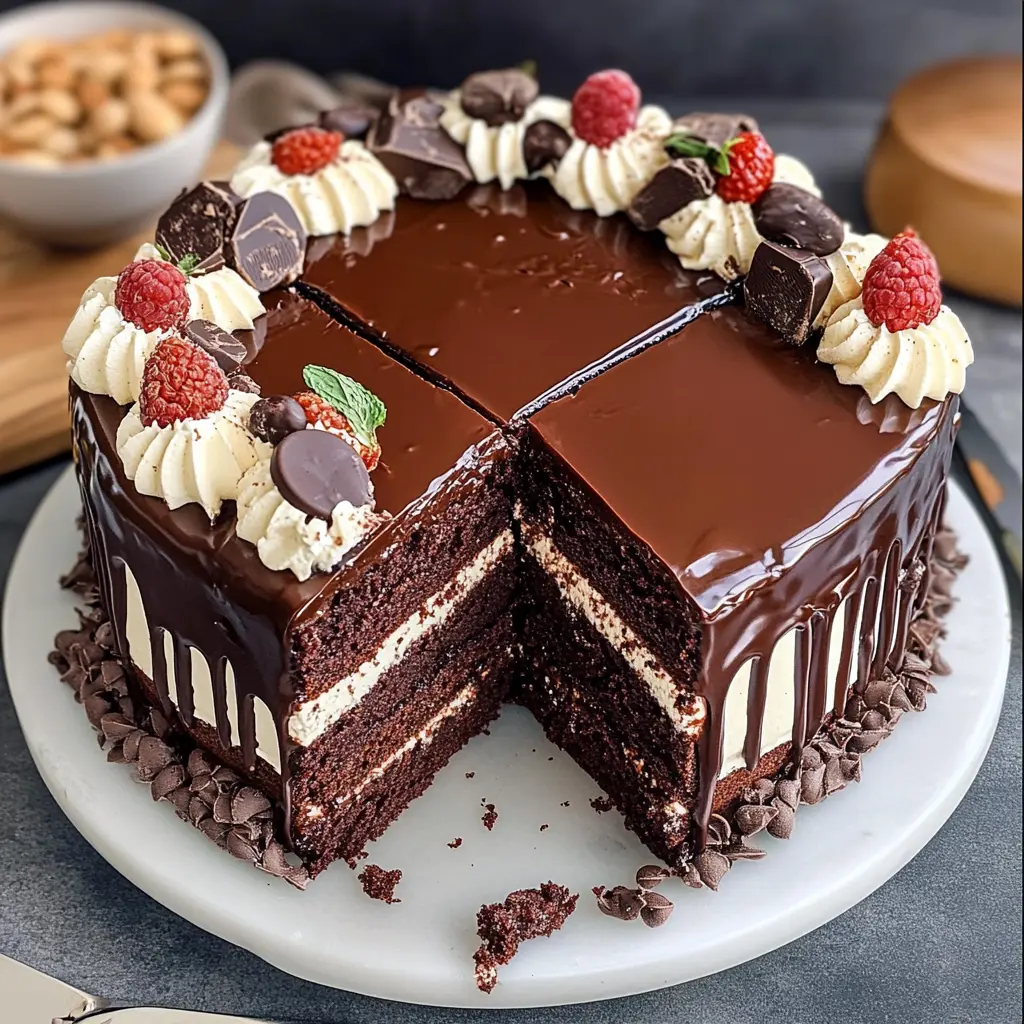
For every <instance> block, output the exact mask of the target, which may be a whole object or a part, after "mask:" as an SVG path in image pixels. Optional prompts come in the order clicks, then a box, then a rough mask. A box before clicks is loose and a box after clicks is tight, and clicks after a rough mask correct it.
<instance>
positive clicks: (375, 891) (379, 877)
mask: <svg viewBox="0 0 1024 1024" xmlns="http://www.w3.org/2000/svg"><path fill="white" fill-rule="evenodd" d="M358 877H359V881H360V882H361V883H362V886H363V892H365V893H366V895H367V896H369V897H370V899H371V900H381V901H382V902H383V903H401V902H402V901H401V900H400V899H398V898H397V897H396V896H395V889H396V888H397V886H398V883H399V882H400V881H401V880H402V872H401V871H399V870H398V869H397V868H396V869H395V870H394V871H385V870H384V868H382V867H379V866H378V865H376V864H367V865H366V867H365V868H363V871H362V874H360V875H359V876H358Z"/></svg>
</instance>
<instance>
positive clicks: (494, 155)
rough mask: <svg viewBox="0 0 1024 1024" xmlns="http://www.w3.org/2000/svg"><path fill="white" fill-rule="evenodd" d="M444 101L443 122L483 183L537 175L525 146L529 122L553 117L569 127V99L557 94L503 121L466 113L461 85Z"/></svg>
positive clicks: (509, 184)
mask: <svg viewBox="0 0 1024 1024" xmlns="http://www.w3.org/2000/svg"><path fill="white" fill-rule="evenodd" d="M442 105H443V107H444V110H443V112H442V114H441V117H440V122H441V126H442V127H443V128H444V130H445V131H446V132H447V133H448V134H449V135H450V136H451V137H452V138H453V139H454V140H455V141H456V142H458V143H459V144H460V145H462V146H464V147H465V149H466V162H467V163H468V164H469V167H470V170H471V171H472V172H473V178H474V180H475V181H477V182H478V183H479V184H481V185H486V184H487V183H488V182H491V181H495V180H497V182H498V183H499V184H500V185H501V187H502V188H503V189H509V188H511V187H512V186H513V185H514V184H515V183H516V182H517V181H522V180H524V179H526V178H530V177H533V176H534V172H531V170H530V169H529V167H528V166H527V159H526V153H525V149H524V142H525V140H526V135H527V130H528V129H529V127H530V125H532V124H534V123H535V122H537V121H550V122H552V123H553V124H556V125H558V126H559V127H560V128H563V129H567V128H568V126H569V120H570V108H569V103H568V101H567V100H563V99H558V98H557V97H555V96H538V97H537V98H536V99H534V100H532V101H531V102H530V103H529V105H528V106H527V107H526V108H525V109H524V110H523V111H522V113H521V115H520V116H519V117H517V118H515V119H514V120H506V121H502V123H500V124H491V123H489V121H488V120H487V119H485V118H484V117H474V116H472V115H471V114H469V113H467V111H466V109H465V106H464V99H463V91H462V90H459V89H456V90H455V91H454V92H452V93H449V95H448V96H446V97H445V99H444V101H443V104H442ZM471 109H472V107H471ZM491 120H494V118H493V117H492V118H491Z"/></svg>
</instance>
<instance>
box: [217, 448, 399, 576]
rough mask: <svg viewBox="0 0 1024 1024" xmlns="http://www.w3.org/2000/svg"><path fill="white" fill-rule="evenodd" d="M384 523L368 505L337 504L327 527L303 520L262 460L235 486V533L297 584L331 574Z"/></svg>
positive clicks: (322, 522) (307, 518)
mask: <svg viewBox="0 0 1024 1024" xmlns="http://www.w3.org/2000/svg"><path fill="white" fill-rule="evenodd" d="M387 518H388V516H387V514H386V513H381V512H376V511H374V508H373V505H372V504H367V505H353V504H352V503H351V502H349V501H342V502H339V503H338V504H337V505H335V507H334V510H333V512H332V513H331V521H330V523H328V522H326V521H325V520H323V519H317V518H315V517H310V516H307V515H306V513H305V512H303V511H302V510H301V509H298V508H296V507H295V506H294V505H292V504H290V503H289V502H288V501H286V500H285V499H284V496H283V495H282V494H281V492H280V491H279V490H278V489H277V487H276V486H275V485H274V481H273V479H272V478H271V475H270V459H269V458H266V459H261V460H260V461H259V462H257V463H256V464H255V465H254V466H252V467H251V468H250V469H249V470H248V471H247V472H246V474H245V475H244V476H243V477H242V480H241V483H240V484H239V487H238V504H237V520H236V522H235V532H236V533H237V534H238V536H239V537H241V538H242V540H244V541H248V542H249V543H250V544H253V545H255V547H256V552H257V554H258V555H259V556H260V561H261V562H262V563H263V564H264V565H265V566H266V567H267V568H268V569H274V570H281V569H287V570H289V571H291V573H292V574H293V575H294V576H295V577H296V579H299V580H306V579H309V577H310V576H311V575H312V574H313V573H314V572H328V571H330V570H331V569H333V568H334V567H335V566H336V565H337V564H338V563H339V562H340V561H341V560H342V559H343V558H344V557H345V554H346V553H347V552H348V551H350V550H351V549H352V548H353V547H354V546H355V545H356V544H358V543H359V542H360V541H361V540H362V539H363V538H364V537H366V536H367V535H368V534H369V533H371V532H372V531H373V530H375V529H376V528H377V527H378V526H379V525H380V524H381V523H382V522H384V521H385V520H386V519H387Z"/></svg>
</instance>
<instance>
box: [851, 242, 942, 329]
mask: <svg viewBox="0 0 1024 1024" xmlns="http://www.w3.org/2000/svg"><path fill="white" fill-rule="evenodd" d="M939 280H940V278H939V265H938V263H937V262H936V260H935V257H934V255H932V251H931V249H929V248H928V246H927V245H925V244H924V242H922V241H921V239H920V238H918V237H917V234H916V232H914V230H913V229H912V228H907V229H906V230H905V231H901V232H900V233H899V234H898V235H896V237H895V238H892V239H890V241H889V242H888V244H887V245H886V246H885V248H884V249H883V250H882V251H881V252H880V253H879V254H878V255H877V256H876V257H875V258H874V259H873V260H872V261H871V263H870V264H868V269H867V273H866V274H865V275H864V285H863V288H862V291H861V301H862V302H863V304H864V312H865V313H866V314H867V318H868V319H869V320H870V321H871V322H872V323H873V324H874V325H875V326H876V327H882V326H885V327H886V328H888V329H889V330H890V331H905V330H912V329H913V328H915V327H920V326H921V325H922V324H930V323H931V322H932V321H933V320H934V319H935V318H936V317H937V316H938V315H939V310H940V309H941V308H942V290H941V288H940V287H939Z"/></svg>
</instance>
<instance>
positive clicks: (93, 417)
mask: <svg viewBox="0 0 1024 1024" xmlns="http://www.w3.org/2000/svg"><path fill="white" fill-rule="evenodd" d="M524 78H525V76H524V73H523V72H521V71H506V72H502V73H500V74H498V73H486V74H484V75H481V76H471V79H470V80H467V82H466V83H464V84H463V86H462V88H461V89H459V90H454V91H453V92H451V93H432V92H431V93H424V92H418V93H399V94H396V95H395V97H394V98H393V99H392V101H391V103H390V104H389V105H388V107H387V109H386V111H384V112H383V113H382V114H380V116H379V119H378V120H376V122H375V123H371V124H370V125H369V128H368V131H367V133H366V141H365V142H363V141H361V139H360V138H356V137H355V136H352V137H348V138H346V137H344V136H343V135H342V133H341V132H340V131H338V130H337V126H338V125H341V124H342V123H343V121H344V118H340V117H332V116H331V115H330V114H329V113H328V114H325V115H324V116H323V117H322V118H321V119H320V121H318V123H317V124H316V125H310V126H304V127H301V128H298V129H293V130H289V131H285V132H281V133H277V134H276V135H275V136H273V137H271V138H270V139H268V140H266V141H264V142H261V143H259V144H258V145H257V146H255V147H254V148H253V150H252V151H251V152H250V153H249V154H248V155H247V156H246V157H245V159H244V160H243V161H242V163H241V164H240V166H239V168H238V170H237V172H236V174H235V175H234V176H233V177H232V179H231V181H230V182H229V183H224V182H221V183H204V184H203V185H200V186H198V187H197V188H196V189H194V190H192V191H191V192H188V193H186V194H184V195H183V196H181V197H180V198H179V199H178V200H177V201H176V202H175V204H174V205H173V206H172V207H171V209H170V210H169V211H168V213H167V214H166V215H165V217H164V218H163V219H162V220H161V227H160V229H159V230H158V233H157V241H158V242H159V243H160V246H161V247H160V248H159V249H156V248H154V247H150V246H147V247H144V248H143V250H142V251H141V252H140V254H139V256H138V258H137V259H136V260H135V261H134V262H133V263H132V264H130V265H129V267H127V268H125V269H124V270H123V271H122V272H121V274H120V275H119V277H118V278H117V279H115V278H101V279H100V280H99V281H97V282H96V283H95V284H94V285H93V286H91V287H90V289H89V290H88V291H87V292H86V293H85V295H84V296H83V300H82V304H81V306H80V309H79V311H78V313H77V314H76V316H75V319H74V321H73V322H72V324H71V326H70V327H69V329H68V333H67V335H66V337H65V340H64V348H65V351H66V353H67V355H68V365H69V372H70V376H71V406H72V421H73V432H74V442H75V455H76V466H77V472H78V477H79V481H80V483H81V489H82V499H83V508H84V521H85V528H86V536H87V541H88V547H89V552H90V559H91V563H92V566H93V568H94V570H95V577H96V584H97V594H96V600H97V601H98V602H99V612H98V614H101V615H102V616H103V621H104V622H105V621H106V620H107V619H109V627H106V626H105V627H104V628H105V629H106V630H107V632H108V633H109V637H108V639H109V646H110V650H111V658H113V659H115V660H116V663H117V664H118V665H121V666H124V669H125V672H126V678H128V679H129V680H130V684H131V688H132V691H131V692H132V699H133V700H134V701H136V702H137V703H138V706H139V707H146V708H149V709H151V710H150V712H147V713H148V714H150V715H151V716H156V717H155V718H154V719H153V721H158V722H160V723H162V725H161V728H160V730H159V731H158V733H157V732H154V736H156V735H159V737H160V742H166V743H168V744H171V746H172V747H173V749H174V750H175V751H176V752H177V753H175V755H174V758H175V759H174V760H173V766H177V767H175V772H174V773H172V774H173V775H174V778H171V777H170V776H168V779H167V781H166V785H165V784H161V792H162V794H163V789H164V788H166V787H168V786H170V784H171V783H172V782H175V780H177V774H180V773H181V772H180V771H179V769H181V768H182V766H184V765H185V764H191V760H189V759H190V758H191V757H192V756H193V754H194V755H195V757H196V758H199V761H197V766H198V767H197V771H199V774H200V775H202V774H203V772H202V767H203V765H205V764H207V761H206V760H203V759H209V760H210V763H214V764H217V765H220V766H222V768H223V770H224V771H225V772H229V773H230V778H231V779H232V780H236V781H232V783H231V785H232V786H233V787H235V789H237V785H236V782H237V780H245V785H246V786H247V787H248V790H249V791H252V792H254V793H257V794H262V797H261V798H262V799H265V800H266V801H267V807H266V808H264V807H263V805H262V804H261V805H260V809H259V813H258V816H257V817H255V818H254V817H253V815H256V813H257V812H256V811H253V812H252V814H250V815H248V817H243V819H242V820H241V822H234V821H233V820H229V821H228V822H223V823H222V822H216V827H213V826H211V830H212V831H213V832H216V833H217V834H216V835H215V836H214V838H217V839H218V841H222V843H223V844H227V843H228V840H227V839H226V838H225V836H226V835H228V831H222V830H220V825H221V824H223V825H224V829H225V830H228V829H229V826H230V828H241V827H242V826H243V825H246V823H247V822H250V821H257V822H259V823H263V822H272V824H273V829H274V835H275V836H277V837H279V838H280V840H281V841H282V842H283V843H284V844H285V845H287V847H288V848H290V850H291V851H292V852H293V853H294V854H295V855H296V856H297V857H298V858H299V859H300V860H301V862H302V865H303V866H304V871H301V872H300V874H296V873H295V872H297V871H300V869H299V868H297V867H295V865H292V867H290V868H287V870H286V867H283V866H282V864H283V863H284V862H283V858H282V856H281V854H280V853H278V852H275V853H273V855H272V856H271V858H270V861H267V855H266V854H265V852H263V851H265V850H269V849H271V847H270V846H267V843H268V842H269V840H268V839H267V837H266V836H263V833H262V831H260V836H261V837H262V838H261V839H260V843H262V844H263V845H262V846H259V844H257V846H259V848H258V849H257V848H256V847H255V846H253V845H252V844H253V843H254V842H255V840H251V841H250V840H246V841H245V842H243V841H242V840H241V839H238V838H235V839H234V840H232V841H231V842H233V843H234V846H235V847H236V849H235V850H234V851H233V852H237V850H239V849H241V850H243V852H244V851H246V850H250V849H254V850H256V852H255V853H253V855H252V856H251V857H250V858H249V859H252V860H254V861H255V862H256V863H258V864H259V865H260V866H262V867H264V868H265V869H267V870H270V869H271V868H270V867H267V863H271V864H272V866H273V867H274V868H275V869H276V870H275V873H277V874H282V875H284V876H286V877H290V880H293V881H295V880H296V879H298V878H300V877H301V879H302V880H303V881H304V879H305V877H306V872H308V874H309V875H311V876H312V875H316V874H317V873H318V872H319V871H321V870H323V869H324V868H325V867H326V866H327V865H328V864H330V863H331V862H332V861H334V860H336V859H339V858H343V859H348V860H350V861H351V860H353V859H354V858H356V857H357V856H358V855H359V853H360V852H361V851H362V850H363V849H364V847H365V846H366V844H367V843H368V842H370V841H371V840H373V839H374V838H376V837H378V836H380V835H381V834H382V833H383V831H384V830H385V829H386V828H387V826H388V825H389V824H390V822H391V821H393V820H394V818H395V817H396V816H397V815H398V814H400V813H401V811H402V810H403V809H404V808H405V807H406V806H407V805H408V803H409V802H410V801H411V800H412V799H414V798H415V797H416V796H417V795H419V794H420V793H422V792H423V791H424V789H425V788H426V787H427V786H428V785H429V784H430V782H431V780H432V779H433V777H434V776H435V774H436V773H437V771H438V770H439V769H440V768H441V767H442V766H443V765H444V764H445V763H446V762H447V761H448V759H449V758H450V757H451V755H452V754H453V753H454V752H455V751H456V750H458V749H459V748H460V747H461V746H462V745H463V744H464V743H465V742H466V741H467V740H468V739H469V738H470V737H472V736H473V735H475V734H477V733H478V732H480V731H482V730H483V729H484V728H485V727H486V725H487V724H488V723H489V722H490V721H491V720H492V719H493V718H494V717H495V716H496V715H497V714H498V713H499V710H500V707H501V705H502V703H503V702H506V701H514V702H518V703H521V704H523V705H525V706H526V707H527V708H529V709H530V710H531V711H532V712H533V714H534V715H535V716H536V717H537V719H538V721H539V722H540V723H541V724H542V726H543V727H544V729H545V730H546V732H547V733H548V735H549V736H550V737H551V739H552V740H554V742H556V743H557V744H559V745H560V746H561V747H562V748H563V749H565V750H566V751H567V752H568V753H569V754H570V755H571V756H572V757H573V758H574V759H575V760H576V761H577V762H578V763H579V764H580V765H581V766H582V767H583V768H584V769H585V770H587V771H588V772H589V773H590V774H591V775H592V776H593V777H594V778H595V780H596V781H597V782H598V783H599V784H600V785H601V786H602V788H603V789H604V790H605V791H606V792H607V793H608V794H609V797H610V798H611V800H612V801H614V803H615V805H616V806H617V807H618V808H619V809H620V810H621V811H622V813H623V815H624V817H625V820H626V823H627V825H628V826H629V827H630V828H632V829H633V830H634V831H636V832H637V834H638V835H639V836H640V838H641V839H642V840H643V841H644V842H645V843H646V844H647V845H648V846H649V847H650V849H651V850H652V851H653V852H654V853H656V854H657V855H658V856H659V857H661V858H662V859H664V860H665V861H666V862H668V863H669V864H670V865H672V866H673V867H675V868H678V869H680V870H684V871H685V870H687V869H688V867H689V866H692V864H693V863H695V862H697V861H699V859H700V858H701V857H704V858H705V859H707V856H709V855H710V853H709V851H710V852H715V851H714V844H715V843H716V842H717V841H718V838H719V837H717V834H716V833H715V827H716V826H715V821H716V820H717V818H716V815H718V814H719V813H720V812H723V811H727V810H732V809H735V807H736V806H737V805H738V802H739V800H740V797H741V795H742V794H744V793H746V792H748V791H750V790H751V787H752V786H755V785H757V784H759V780H760V781H762V782H764V783H765V784H766V785H769V786H771V785H772V784H774V781H775V780H778V779H780V778H783V779H786V778H787V777H788V775H787V773H790V772H791V770H792V768H793V766H796V765H800V764H801V763H802V761H803V759H805V757H807V756H808V755H807V751H808V750H809V749H811V746H810V744H811V741H812V739H813V738H814V737H815V736H816V735H818V734H819V732H820V730H821V729H824V728H828V727H829V726H830V724H831V723H833V722H834V721H837V720H839V719H840V718H841V717H842V715H843V714H844V711H845V709H846V708H847V706H848V701H849V700H850V699H851V697H852V698H857V699H859V695H862V694H864V693H866V692H868V691H869V689H870V687H871V686H872V685H874V684H876V683H877V681H878V680H879V679H882V678H885V677H886V673H890V672H891V671H892V670H893V669H894V668H897V667H899V666H900V665H901V664H902V662H903V660H904V656H905V653H906V651H907V648H908V637H910V635H911V624H912V622H913V621H914V620H915V617H916V616H917V615H918V614H919V613H920V612H921V609H922V608H923V606H924V601H925V595H926V594H927V593H928V588H929V572H930V569H929V566H930V565H931V564H932V553H933V552H932V548H933V544H934V538H935V536H936V531H937V530H938V529H939V526H940V523H941V517H942V507H943V496H944V493H945V483H946V475H947V472H948V466H949V459H950V454H951V450H952V443H953V438H954V435H955V431H956V425H957V416H958V413H957V408H958V406H957V402H958V398H957V394H958V393H959V391H960V390H961V389H962V386H963V375H964V370H965V368H966V365H967V364H968V363H969V362H970V361H971V359H972V354H971V349H970V343H969V341H968V340H967V338H966V334H965V333H964V332H963V329H962V327H961V326H960V324H959V321H957V319H956V317H955V316H954V314H953V313H952V312H951V311H949V310H948V309H947V308H946V307H944V306H941V299H940V298H939V292H938V277H937V270H936V268H934V261H933V260H931V257H930V254H929V253H928V252H927V250H926V249H925V248H924V246H923V244H922V243H921V242H920V241H919V240H918V239H916V238H915V237H914V236H913V235H912V233H908V234H904V235H901V236H898V237H897V239H894V240H892V241H891V242H888V243H887V242H886V240H885V239H880V238H877V236H859V235H855V234H853V233H850V232H846V231H845V230H844V229H842V225H841V222H840V221H839V220H838V218H836V216H835V214H834V213H833V212H832V211H831V210H829V209H828V208H827V207H826V206H825V205H824V203H823V202H822V201H821V200H820V199H819V198H818V196H817V190H816V187H815V186H814V182H813V179H812V178H811V176H810V173H809V172H808V171H807V169H806V168H804V167H803V165H801V164H800V163H799V162H798V161H796V160H794V159H793V158H791V157H784V156H782V155H775V154H773V153H772V151H771V149H770V147H769V144H768V142H767V141H766V140H765V139H764V138H763V137H762V136H761V135H759V134H758V132H757V126H756V124H755V123H754V122H753V121H752V119H749V118H746V117H744V116H743V115H712V114H695V115H689V116H688V117H685V118H680V119H677V120H675V121H674V120H673V119H672V118H671V117H670V116H669V115H668V114H667V113H666V112H664V111H662V110H661V109H660V108H657V107H650V106H646V107H640V104H639V91H638V90H636V89H635V86H633V85H632V83H631V82H630V80H629V79H628V76H625V75H624V73H622V72H602V73H600V74H598V75H596V76H593V77H592V79H589V80H588V81H587V82H586V83H584V85H583V86H581V89H580V91H579V92H578V93H577V95H576V97H574V99H573V101H572V103H571V104H570V103H569V102H567V101H564V100H558V99H556V98H553V97H545V96H540V95H538V90H537V87H536V83H535V82H532V80H524ZM630 89H632V90H633V92H629V90H630ZM609 90H610V91H611V92H612V93H616V94H617V95H620V98H621V95H623V94H627V95H634V93H635V95H634V98H635V101H636V102H635V103H634V104H633V108H632V110H630V108H629V105H628V104H627V105H626V106H625V107H624V106H622V104H621V103H612V104H610V105H609V104H607V103H606V94H609ZM623 90H626V92H625V93H623ZM627 115H628V116H627ZM359 134H360V135H362V134H363V133H362V131H360V132H359ZM741 156H742V159H740V157H741ZM185 250H188V251H185ZM809 340H810V341H811V342H812V343H810V344H809V343H808V341H809ZM814 342H817V345H815V344H814ZM97 621H99V620H97ZM90 642H91V641H90ZM67 647H68V643H65V648H67ZM61 658H62V659H63V660H62V662H61V663H62V665H64V664H70V661H69V658H68V657H67V655H66V650H65V653H64V654H62V655H61ZM90 664H93V663H92V662H90ZM69 671H70V670H69ZM118 699H121V698H120V697H118ZM97 713H98V714H99V712H97ZM109 713H115V712H109ZM116 713H118V714H121V713H122V712H116ZM101 717H102V716H101ZM98 720H99V719H97V721H98ZM132 722H133V723H136V724H132V725H131V728H132V729H141V728H143V727H142V726H140V725H138V724H137V722H136V719H132ZM112 727H113V726H112ZM124 728H128V727H127V726H125V727H124ZM115 731H116V730H115ZM133 735H134V733H133ZM132 742H133V744H135V745H137V744H136V741H134V740H133V741H132ZM132 752H133V753H136V754H137V751H135V749H134V746H133V748H132ZM197 752H198V753H197ZM125 759H129V758H125ZM131 760H133V762H134V761H136V760H137V758H132V759H131ZM200 761H202V764H200V763H199V762H200ZM168 764H170V762H169V763H168ZM178 781H179V782H180V780H178ZM235 789H232V793H234V792H235ZM176 792H177V789H176V788H174V787H171V788H168V789H167V794H163V795H167V798H168V799H171V796H170V795H168V794H172V793H176ZM211 799H212V800H213V802H214V803H216V798H215V797H214V796H213V795H212V792H211ZM257 803H258V801H254V800H253V799H249V798H247V801H242V804H244V806H242V804H240V807H241V810H240V811H239V813H240V814H241V813H242V812H243V811H246V809H251V808H253V807H256V804H257ZM175 806H178V805H177V803H176V804H175ZM218 806H219V805H218ZM225 806H227V805H225ZM189 807H191V803H187V805H186V810H188V808H189ZM204 808H205V810H204ZM181 810H182V808H180V807H179V811H181ZM209 813H212V805H207V804H203V807H199V806H198V805H197V807H196V808H195V814H194V815H193V814H192V813H191V811H188V816H191V817H192V819H193V820H194V821H197V823H198V822H201V821H206V820H208V814H209ZM218 813H220V814H221V817H224V816H225V815H227V817H228V819H230V814H229V812H228V811H227V810H224V809H223V808H222V810H221V812H218ZM764 816H765V815H762V817H764ZM246 827H248V825H246ZM256 827H257V826H256V825H253V826H252V828H256ZM266 827H267V828H270V825H267V826H266ZM263 829H264V825H263V824H259V830H263ZM230 834H231V835H235V832H230ZM253 835H255V833H253ZM275 841H276V840H275ZM496 841H497V840H496ZM247 844H248V845H247ZM273 849H274V850H275V851H276V850H279V848H278V847H273ZM265 862H266V863H265ZM289 872H291V875H289ZM663 916H666V915H663Z"/></svg>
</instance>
